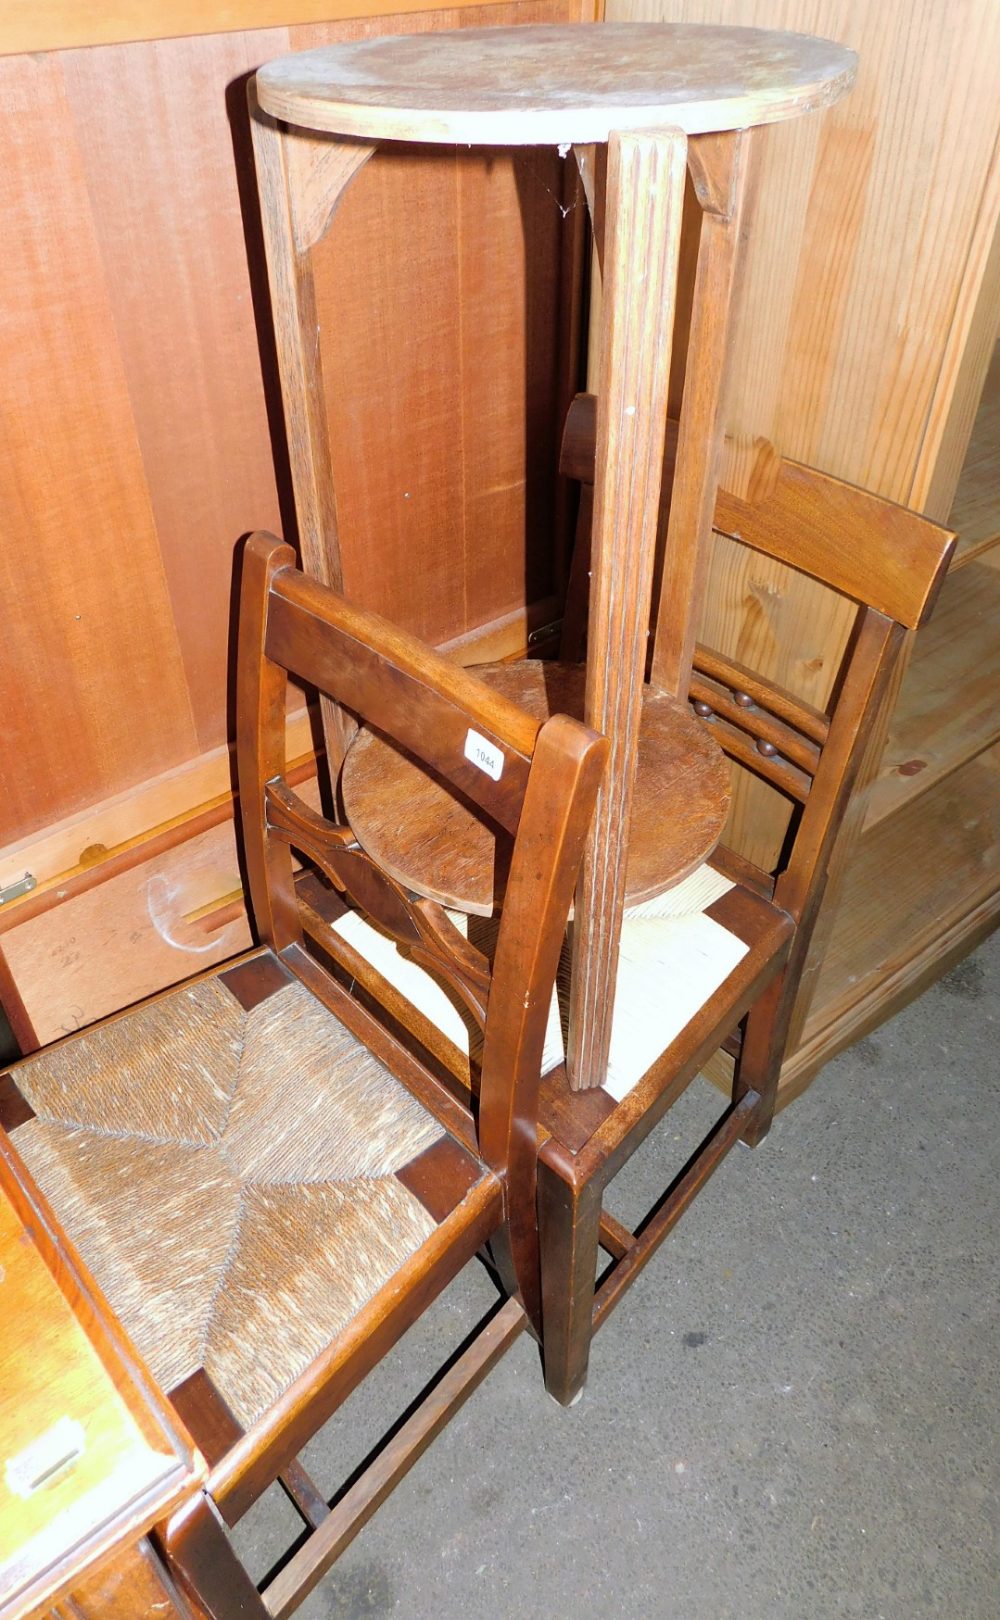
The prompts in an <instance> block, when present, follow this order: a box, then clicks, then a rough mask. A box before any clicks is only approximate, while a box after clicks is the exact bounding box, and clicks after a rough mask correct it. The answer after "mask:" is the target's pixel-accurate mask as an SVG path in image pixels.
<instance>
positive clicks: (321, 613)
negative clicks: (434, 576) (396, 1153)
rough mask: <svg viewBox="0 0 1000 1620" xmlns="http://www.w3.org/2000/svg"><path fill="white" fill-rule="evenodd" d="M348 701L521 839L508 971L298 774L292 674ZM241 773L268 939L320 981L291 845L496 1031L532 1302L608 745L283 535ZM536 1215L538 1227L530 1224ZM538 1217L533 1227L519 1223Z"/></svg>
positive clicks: (265, 612)
mask: <svg viewBox="0 0 1000 1620" xmlns="http://www.w3.org/2000/svg"><path fill="white" fill-rule="evenodd" d="M289 674H292V675H295V676H296V677H298V678H299V679H300V680H302V681H304V682H305V683H306V684H307V685H309V686H313V687H316V688H317V689H318V690H319V691H320V692H321V693H323V694H325V695H327V696H329V697H331V698H333V699H335V700H336V702H338V703H339V704H341V705H342V706H343V707H344V708H346V709H347V710H349V711H350V712H351V713H353V714H354V715H355V716H356V717H357V718H358V719H359V720H362V721H367V722H368V723H370V724H371V725H373V726H375V727H377V728H378V730H380V731H382V732H384V733H386V734H387V735H388V736H389V737H390V738H392V740H393V741H394V742H396V743H398V744H399V745H400V746H401V747H403V748H404V749H406V751H407V752H408V753H409V754H411V755H412V756H413V757H414V758H415V759H417V760H418V761H420V762H421V763H423V764H425V765H426V766H427V767H428V769H429V770H431V771H433V772H434V773H435V775H436V776H437V777H438V778H441V779H444V780H445V781H447V782H449V783H451V784H452V785H453V786H454V788H455V789H456V791H457V792H459V793H461V794H462V795H464V796H465V797H466V798H468V799H471V800H472V801H474V802H475V804H476V805H478V806H479V807H480V809H481V810H482V811H483V812H484V813H485V815H486V816H488V817H489V818H490V819H491V820H492V821H494V822H495V823H497V824H498V825H499V826H500V827H501V828H504V829H506V830H507V831H508V832H510V833H512V834H513V835H514V842H513V852H512V855H511V862H510V872H509V877H508V882H507V887H506V891H505V898H504V905H503V913H502V916H501V919H500V927H499V932H498V937H497V944H496V951H495V954H494V957H493V962H492V966H491V964H490V962H489V961H488V960H487V959H486V957H485V956H483V955H482V954H481V953H480V952H479V951H477V950H476V949H475V948H474V946H472V945H471V944H470V943H469V941H468V940H467V939H466V938H465V937H464V935H463V934H462V933H461V932H460V931H459V930H458V929H457V928H456V926H455V924H454V923H453V922H452V920H451V918H450V917H449V916H448V915H447V913H446V912H445V911H444V909H443V908H442V907H441V906H440V905H438V904H437V903H436V902H434V901H431V900H427V899H422V898H418V897H417V896H415V895H413V894H411V893H409V892H408V891H407V890H406V889H404V888H403V887H402V886H401V885H400V884H399V883H398V882H396V881H395V879H393V878H392V877H390V876H389V875H388V874H387V873H386V872H384V871H383V870H382V869H381V868H380V867H379V866H377V865H376V864H375V862H374V861H373V860H372V859H371V858H370V857H369V856H368V855H367V854H366V853H365V851H364V850H363V849H362V848H361V847H360V846H359V845H358V844H357V842H356V841H355V838H354V835H353V833H352V832H351V830H350V828H349V826H347V825H345V824H340V825H338V824H335V823H333V822H331V821H328V820H327V819H326V818H325V817H324V816H321V815H319V814H317V813H316V812H315V811H314V810H312V809H311V808H310V806H308V805H307V804H306V803H305V802H304V801H303V800H302V799H301V798H300V797H299V796H298V795H297V794H296V793H294V792H293V791H292V789H291V788H290V787H289V786H288V783H287V781H286V780H285V771H286V760H285V703H286V689H287V680H288V675H289ZM237 713H238V718H237V764H238V771H239V786H240V804H241V813H242V819H243V832H244V843H245V854H246V865H247V876H248V881H249V888H250V900H251V904H252V908H253V913H254V918H255V921H256V925H257V930H258V933H259V936H260V938H261V940H262V941H263V942H266V943H267V944H269V945H270V946H271V947H272V949H273V950H275V951H277V952H279V953H281V954H282V956H283V958H284V959H285V961H286V962H287V963H288V965H289V966H290V967H291V968H292V969H293V971H299V972H300V973H302V974H303V976H306V975H305V973H304V970H305V969H306V966H307V963H308V969H309V973H308V977H309V980H310V982H312V983H313V984H315V982H316V981H315V969H316V964H315V962H314V959H313V958H312V957H309V956H307V953H306V951H305V935H306V933H307V932H308V930H309V926H310V914H309V908H308V907H305V906H303V905H302V904H301V903H300V900H299V897H298V895H297V893H296V887H295V881H294V872H293V863H292V850H293V848H294V849H297V850H298V851H300V853H301V854H303V855H304V856H306V857H307V858H308V859H309V860H310V861H311V862H313V863H314V864H315V865H316V866H318V867H319V868H320V870H321V871H322V872H323V873H324V874H325V875H326V877H327V878H328V879H329V880H330V881H331V882H332V883H333V884H334V886H335V887H336V888H337V889H338V890H339V891H340V892H341V894H342V895H343V896H344V898H345V899H346V900H347V901H348V902H349V903H350V904H351V905H353V906H354V907H355V908H356V909H358V910H360V911H362V912H363V913H364V914H365V915H366V916H367V917H368V918H370V919H371V920H372V922H374V923H375V924H376V925H377V926H379V927H380V928H381V929H383V930H384V931H385V932H387V933H388V934H390V935H391V936H392V937H393V938H394V939H396V940H397V941H399V942H400V943H401V944H403V945H404V946H405V947H406V948H407V949H408V951H409V953H410V954H411V955H412V956H413V957H414V958H415V959H416V960H417V961H419V962H420V963H421V964H422V965H424V966H427V967H429V968H431V969H432V970H433V971H434V972H435V973H436V974H438V975H439V976H440V977H443V978H444V979H445V980H446V981H447V982H448V983H449V984H450V985H452V986H453V988H454V989H455V990H456V991H457V993H458V994H459V995H460V996H461V998H462V1000H463V1001H464V1002H465V1004H466V1006H467V1007H468V1009H469V1011H470V1013H471V1014H472V1016H473V1017H474V1018H475V1020H476V1021H477V1022H478V1023H479V1025H480V1027H481V1028H482V1030H483V1055H482V1066H481V1079H480V1087H479V1104H478V1140H479V1148H480V1152H481V1154H482V1156H483V1158H484V1159H485V1160H486V1162H487V1163H489V1164H490V1165H491V1167H492V1168H493V1169H495V1170H496V1171H497V1172H498V1173H500V1174H503V1175H505V1176H506V1178H507V1182H508V1190H509V1197H508V1203H509V1208H510V1211H511V1218H512V1223H513V1228H514V1230H513V1240H514V1249H515V1251H516V1252H515V1261H514V1264H515V1268H516V1281H517V1284H518V1286H519V1288H520V1291H521V1293H522V1297H525V1298H526V1302H528V1301H527V1297H526V1296H527V1295H529V1294H530V1293H531V1292H532V1290H533V1286H534V1285H533V1278H532V1269H533V1258H532V1247H533V1242H534V1239H533V1235H532V1234H533V1228H534V1213H533V1212H534V1176H535V1154H536V1113H537V1100H538V1084H539V1078H540V1072H541V1060H542V1047H543V1042H544V1036H545V1026H546V1020H547V1017H548V1010H549V1005H550V1001H551V995H552V989H553V984H554V981H555V975H556V970H557V967H558V962H559V952H560V948H561V945H562V941H563V936H564V932H565V927H566V919H567V915H568V912H569V906H570V902H571V899H572V895H573V889H574V885H575V882H576V876H577V870H578V867H579V863H580V858H581V856H582V852H583V845H584V841H585V838H586V834H587V830H588V827H589V824H590V819H591V816H592V813H593V807H594V801H595V799H596V795H597V789H598V786H599V783H600V778H601V774H602V772H603V768H604V762H605V759H606V756H607V750H608V744H607V741H606V739H605V738H603V737H599V736H598V735H597V734H596V733H595V732H593V731H591V730H589V729H588V728H587V727H586V726H583V725H581V724H580V723H579V722H578V721H576V720H572V719H569V718H568V717H567V716H565V715H555V716H553V717H552V718H551V719H549V720H547V721H546V722H545V723H544V724H540V723H539V722H538V721H537V720H533V719H531V718H530V717H529V716H528V715H526V714H525V713H524V712H523V711H522V710H521V709H519V708H518V707H517V706H516V705H515V704H513V703H510V702H509V701H508V700H507V699H505V698H503V697H500V696H498V695H496V694H495V693H492V692H491V691H490V690H489V689H488V687H486V686H485V685H484V684H483V683H482V682H481V681H479V680H477V679H476V678H475V677H474V676H473V675H470V674H469V673H468V672H467V671H465V670H463V669H460V668H459V667H457V666H456V665H454V664H451V663H448V662H447V661H446V660H445V659H444V658H442V657H440V656H439V655H438V654H437V653H435V652H434V651H432V650H431V649H430V648H428V647H426V646H424V645H423V644H422V643H421V642H419V641H417V640H416V639H415V638H414V637H412V636H409V635H407V634H405V633H404V632H403V631H400V630H398V629H396V628H395V627H394V626H392V625H390V624H388V623H387V622H386V621H385V620H384V619H381V618H379V617H378V616H377V615H375V614H372V613H367V612H365V611H363V610H361V609H359V608H356V607H353V606H351V605H350V604H349V603H347V602H345V601H344V599H343V598H342V597H340V596H339V595H337V593H336V592H334V591H332V590H329V589H328V588H327V587H325V586H323V585H321V584H319V583H317V582H316V581H315V580H312V579H310V578H308V577H307V576H306V575H305V574H302V573H301V572H299V570H298V569H297V568H296V567H295V555H294V552H293V551H292V549H291V547H290V546H286V545H283V544H282V543H281V542H280V541H278V540H276V539H274V537H273V536H271V535H264V534H258V535H253V536H252V537H251V538H250V540H249V541H248V542H247V545H246V548H245V552H244V562H243V584H242V595H241V607H240V642H239V690H238V699H237ZM529 1217H530V1218H529ZM519 1222H520V1223H523V1229H521V1228H519Z"/></svg>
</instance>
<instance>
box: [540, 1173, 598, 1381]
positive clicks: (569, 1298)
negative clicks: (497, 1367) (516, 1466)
mask: <svg viewBox="0 0 1000 1620" xmlns="http://www.w3.org/2000/svg"><path fill="white" fill-rule="evenodd" d="M601 1191H602V1189H601V1187H600V1186H599V1185H597V1184H594V1183H587V1184H586V1185H584V1186H583V1187H575V1186H574V1185H573V1183H572V1181H571V1180H570V1179H569V1178H568V1176H566V1175H564V1174H562V1173H560V1171H559V1169H557V1168H555V1167H554V1166H553V1165H552V1164H549V1163H546V1162H545V1159H544V1157H543V1158H542V1159H540V1160H539V1165H538V1220H539V1232H540V1239H541V1256H542V1361H543V1366H544V1371H545V1388H546V1389H547V1390H548V1392H549V1394H550V1395H551V1396H552V1397H553V1399H554V1400H557V1401H558V1402H559V1404H560V1405H561V1406H570V1405H572V1403H573V1402H574V1401H575V1400H576V1399H577V1397H578V1396H579V1395H580V1394H582V1392H583V1386H584V1384H585V1383H586V1381H587V1366H588V1363H589V1361H590V1340H591V1337H592V1334H593V1316H594V1281H595V1276H596V1272H597V1251H598V1238H599V1234H600V1224H601Z"/></svg>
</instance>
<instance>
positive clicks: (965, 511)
mask: <svg viewBox="0 0 1000 1620" xmlns="http://www.w3.org/2000/svg"><path fill="white" fill-rule="evenodd" d="M997 314H998V317H1000V300H998V301H997ZM948 523H949V526H950V527H951V528H953V529H955V530H957V532H958V549H957V551H956V553H955V561H954V562H953V564H952V567H953V568H960V567H961V566H962V565H963V564H964V563H966V562H970V561H971V560H972V559H973V558H974V557H979V556H981V554H982V553H983V552H984V551H988V550H989V549H990V548H991V547H992V546H993V545H995V543H996V542H997V541H998V540H1000V347H997V348H995V349H994V351H993V360H992V363H991V365H990V369H989V373H988V375H987V378H986V383H985V386H984V388H983V394H982V399H981V400H980V404H979V409H978V411H977V412H976V418H975V421H974V423H973V427H972V436H971V438H970V440H969V448H968V451H967V453H966V457H965V462H964V464H963V467H962V472H961V476H960V478H959V480H958V488H957V489H956V491H955V499H954V501H953V502H952V507H951V514H950V516H949V518H948Z"/></svg>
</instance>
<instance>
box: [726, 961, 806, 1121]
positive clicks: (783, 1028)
mask: <svg viewBox="0 0 1000 1620" xmlns="http://www.w3.org/2000/svg"><path fill="white" fill-rule="evenodd" d="M794 982H795V981H794V980H793V979H792V977H791V976H790V975H789V972H788V968H787V967H786V968H784V969H783V971H782V972H781V973H779V974H778V976H777V978H775V979H772V980H771V983H770V984H769V985H768V987H767V989H766V990H765V991H764V993H763V995H761V997H760V998H759V1000H758V1001H757V1002H755V1004H754V1005H753V1007H751V1009H750V1012H749V1014H748V1016H747V1022H746V1028H745V1030H744V1034H743V1045H742V1049H741V1052H740V1057H739V1061H738V1063H737V1065H736V1078H735V1082H734V1085H733V1102H734V1103H736V1102H739V1100H740V1098H741V1097H745V1096H746V1094H747V1092H748V1091H755V1092H756V1093H757V1095H758V1097H759V1098H760V1102H759V1103H758V1105H757V1108H756V1110H755V1112H754V1116H753V1119H752V1121H751V1123H750V1125H749V1126H748V1127H747V1129H746V1130H745V1131H744V1133H743V1140H744V1142H746V1144H747V1146H748V1147H759V1146H760V1144H761V1142H763V1140H764V1138H765V1136H766V1135H767V1133H768V1131H769V1130H770V1129H771V1121H772V1120H773V1119H774V1105H775V1099H776V1097H777V1093H778V1078H779V1076H780V1074H781V1059H782V1055H783V1052H784V1048H785V1039H786V1034H787V1030H788V1020H789V1018H790V1016H791V1011H792V1001H793V984H794Z"/></svg>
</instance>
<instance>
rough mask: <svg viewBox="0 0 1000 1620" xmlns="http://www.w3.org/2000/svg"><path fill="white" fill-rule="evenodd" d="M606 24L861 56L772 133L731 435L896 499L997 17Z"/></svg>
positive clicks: (985, 120) (804, 4)
mask: <svg viewBox="0 0 1000 1620" xmlns="http://www.w3.org/2000/svg"><path fill="white" fill-rule="evenodd" d="M606 15H607V17H608V18H609V19H611V18H622V19H624V18H632V17H635V18H649V17H659V18H662V19H663V20H664V21H670V22H673V21H687V20H694V19H695V18H697V20H699V21H704V22H719V23H723V22H724V23H729V24H736V23H739V24H747V25H756V26H761V27H772V28H801V29H803V30H805V31H806V32H810V33H816V34H821V35H825V36H826V37H828V38H830V39H836V40H838V41H839V42H840V43H842V44H845V45H850V46H851V47H852V48H853V49H854V50H856V51H857V52H858V56H859V68H858V78H857V83H856V86H855V88H854V90H853V91H852V92H851V94H850V95H849V96H847V97H845V98H844V99H843V100H842V101H841V102H840V103H838V105H836V106H835V107H833V108H831V109H829V110H828V111H827V112H826V113H824V114H822V115H821V116H820V117H817V118H810V119H804V120H801V121H800V122H799V123H797V124H794V125H789V126H788V127H786V128H784V129H772V130H770V131H769V132H768V134H767V137H766V145H767V151H766V156H765V159H764V165H763V175H762V182H761V186H762V194H761V213H760V215H759V218H758V222H757V228H756V230H755V234H754V240H753V242H752V244H751V247H750V251H749V264H748V268H747V277H748V285H747V295H746V306H745V314H744V319H743V322H742V328H741V332H740V334H739V336H738V338H737V345H736V352H735V355H734V362H733V380H734V389H733V396H732V408H731V411H730V420H729V423H728V424H727V425H728V428H729V431H730V433H731V434H735V435H736V436H740V435H743V436H745V437H746V438H747V439H748V440H750V441H752V440H753V438H755V437H756V436H757V435H760V434H763V435H764V436H765V437H767V438H769V439H770V440H772V442H774V443H775V444H776V445H777V446H778V447H779V448H780V450H781V451H782V453H783V454H785V455H788V456H792V457H793V458H795V459H796V460H799V461H804V462H806V463H807V464H809V465H811V466H817V467H821V468H822V469H823V470H824V471H827V472H830V473H833V474H835V475H836V476H837V477H840V478H846V479H848V480H850V481H851V482H852V483H857V484H861V485H863V486H864V487H865V488H867V489H872V490H874V491H875V492H876V493H878V494H880V495H886V496H888V497H889V498H890V499H892V500H898V501H901V502H903V503H904V504H905V503H906V501H907V499H908V497H909V495H910V492H911V488H912V484H913V480H914V475H915V470H916V466H917V461H918V457H919V455H920V450H921V445H922V440H923V437H924V434H925V431H926V429H927V425H928V419H929V415H930V411H931V406H932V402H933V401H934V399H935V389H936V384H937V381H938V375H939V370H940V366H941V362H942V358H943V351H944V346H945V342H946V338H947V334H948V331H949V328H950V325H951V322H952V318H953V314H954V311H955V303H956V288H957V286H958V284H959V282H960V280H961V279H962V275H963V270H964V267H965V266H966V263H967V261H968V257H969V254H970V251H971V248H972V244H973V242H974V240H975V239H976V235H977V226H981V219H980V203H981V199H982V197H983V192H984V186H985V184H986V179H987V175H988V173H989V170H990V167H991V164H992V162H993V158H994V152H995V149H996V146H997V138H998V133H1000V104H998V102H997V98H996V94H995V84H996V72H997V63H998V60H1000V11H998V9H997V7H996V6H995V5H994V4H993V0H970V3H968V4H967V5H965V6H964V7H963V8H962V13H961V25H960V27H959V26H958V25H957V19H956V13H955V8H954V6H953V5H951V4H950V3H948V0H922V4H921V5H920V7H919V15H915V14H914V9H913V6H912V4H911V3H910V0H885V3H883V4H882V5H879V6H872V5H868V4H864V3H859V0H855V3H853V4H849V5H845V4H844V3H843V0H608V4H607V6H606ZM973 108H974V109H975V116H974V117H970V116H969V110H970V109H973ZM955 472H956V476H957V468H956V470H955ZM724 482H726V483H729V484H732V480H731V478H730V477H729V476H727V477H726V478H724ZM732 487H736V485H735V484H733V485H732ZM950 498H951V497H950V492H949V493H948V495H947V497H946V504H945V508H944V509H945V511H947V506H948V504H950Z"/></svg>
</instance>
